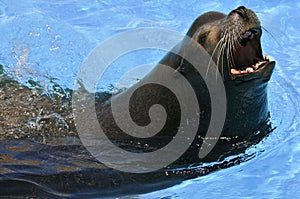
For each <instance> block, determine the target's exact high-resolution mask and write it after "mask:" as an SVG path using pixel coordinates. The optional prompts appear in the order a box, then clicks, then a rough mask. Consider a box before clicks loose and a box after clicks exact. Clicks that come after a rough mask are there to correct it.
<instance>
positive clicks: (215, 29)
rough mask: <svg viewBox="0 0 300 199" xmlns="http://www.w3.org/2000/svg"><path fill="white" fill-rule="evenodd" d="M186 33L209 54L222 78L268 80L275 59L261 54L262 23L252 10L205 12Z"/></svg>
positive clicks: (238, 9) (242, 7) (241, 8)
mask: <svg viewBox="0 0 300 199" xmlns="http://www.w3.org/2000/svg"><path fill="white" fill-rule="evenodd" d="M187 36H189V37H191V38H193V39H194V40H195V41H196V42H198V43H199V44H201V45H202V46H203V47H204V49H205V50H206V51H207V52H208V53H209V54H210V55H211V57H212V59H213V60H214V62H215V63H216V64H217V66H218V68H219V71H220V73H221V74H222V75H223V78H224V81H226V80H229V81H249V80H253V79H260V80H263V81H268V80H269V79H270V77H271V74H272V71H273V69H274V66H275V62H274V61H270V60H269V57H268V56H267V55H266V56H265V57H264V56H263V53H262V47H261V41H260V39H261V36H262V26H261V24H260V21H259V19H258V17H257V16H256V14H255V13H254V12H253V11H252V10H250V9H247V8H245V7H244V6H240V7H238V8H237V9H234V10H232V11H231V12H230V13H229V14H228V15H225V14H223V13H219V12H207V13H205V14H203V15H201V16H200V17H198V18H197V19H196V20H195V21H194V23H193V25H192V26H191V28H190V29H189V31H188V33H187Z"/></svg>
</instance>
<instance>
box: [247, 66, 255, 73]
mask: <svg viewBox="0 0 300 199" xmlns="http://www.w3.org/2000/svg"><path fill="white" fill-rule="evenodd" d="M253 71H254V69H253V68H251V67H247V68H246V72H247V73H252V72H253Z"/></svg>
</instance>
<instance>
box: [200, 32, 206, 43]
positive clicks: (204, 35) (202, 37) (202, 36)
mask: <svg viewBox="0 0 300 199" xmlns="http://www.w3.org/2000/svg"><path fill="white" fill-rule="evenodd" d="M207 34H208V33H207V32H206V33H202V34H201V35H199V37H198V42H199V43H200V44H204V42H205V40H206V38H207Z"/></svg>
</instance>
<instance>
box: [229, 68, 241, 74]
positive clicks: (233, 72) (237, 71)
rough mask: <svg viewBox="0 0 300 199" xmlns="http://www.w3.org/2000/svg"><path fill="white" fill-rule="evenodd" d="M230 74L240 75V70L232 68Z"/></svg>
mask: <svg viewBox="0 0 300 199" xmlns="http://www.w3.org/2000/svg"><path fill="white" fill-rule="evenodd" d="M230 72H231V74H233V75H238V74H241V71H240V70H236V69H234V68H232V69H231V70H230Z"/></svg>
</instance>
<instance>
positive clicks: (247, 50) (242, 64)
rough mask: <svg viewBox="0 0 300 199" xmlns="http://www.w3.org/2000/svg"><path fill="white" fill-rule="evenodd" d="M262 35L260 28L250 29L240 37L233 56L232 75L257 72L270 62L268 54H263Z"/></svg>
mask: <svg viewBox="0 0 300 199" xmlns="http://www.w3.org/2000/svg"><path fill="white" fill-rule="evenodd" d="M260 37H261V29H260V28H253V29H250V30H248V31H246V32H245V33H243V34H241V35H240V36H239V37H238V40H237V42H236V44H235V45H234V49H233V53H232V57H231V60H232V61H231V67H230V73H231V75H232V76H237V75H238V76H240V75H246V74H251V73H255V72H256V71H258V70H259V69H260V68H263V67H264V66H265V65H267V63H269V62H270V60H269V56H268V55H265V57H263V55H262V49H261V43H260Z"/></svg>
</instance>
